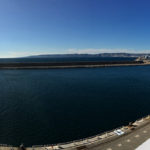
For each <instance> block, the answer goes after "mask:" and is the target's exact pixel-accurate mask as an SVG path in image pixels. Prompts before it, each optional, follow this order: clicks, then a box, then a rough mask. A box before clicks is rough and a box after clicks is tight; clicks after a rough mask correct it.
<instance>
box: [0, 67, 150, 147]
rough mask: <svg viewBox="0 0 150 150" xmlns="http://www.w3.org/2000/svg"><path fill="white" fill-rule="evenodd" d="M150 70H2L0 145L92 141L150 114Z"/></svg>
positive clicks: (132, 68)
mask: <svg viewBox="0 0 150 150" xmlns="http://www.w3.org/2000/svg"><path fill="white" fill-rule="evenodd" d="M149 91H150V66H130V67H129V66H128V67H127V66H126V67H106V68H82V69H81V68H76V69H45V70H44V69H38V70H35V69H33V70H23V69H20V70H0V143H4V144H12V145H19V144H20V143H24V144H25V146H31V145H40V144H51V143H58V142H65V141H70V140H75V139H80V138H84V137H87V136H92V135H95V134H98V133H101V132H104V131H107V130H110V129H113V128H116V127H118V126H121V125H126V124H128V122H130V121H134V120H135V119H137V118H140V117H143V116H145V115H147V114H150V107H149V106H150V92H149Z"/></svg>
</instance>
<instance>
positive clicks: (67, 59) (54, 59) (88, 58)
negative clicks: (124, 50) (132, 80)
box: [0, 56, 135, 63]
mask: <svg viewBox="0 0 150 150" xmlns="http://www.w3.org/2000/svg"><path fill="white" fill-rule="evenodd" d="M134 59H135V58H134V57H132V58H131V57H98V56H95V57H92V56H86V57H83V56H81V57H80V56H78V57H52V58H28V57H27V58H8V59H6V58H4V59H3V58H0V63H5V62H70V61H71V62H74V61H127V60H134Z"/></svg>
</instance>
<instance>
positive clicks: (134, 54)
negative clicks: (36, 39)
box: [28, 53, 150, 58]
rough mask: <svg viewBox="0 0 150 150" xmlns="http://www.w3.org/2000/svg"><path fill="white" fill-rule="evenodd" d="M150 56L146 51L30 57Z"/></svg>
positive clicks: (35, 56)
mask: <svg viewBox="0 0 150 150" xmlns="http://www.w3.org/2000/svg"><path fill="white" fill-rule="evenodd" d="M141 56H150V54H144V53H100V54H47V55H32V56H28V57H30V58H52V57H141Z"/></svg>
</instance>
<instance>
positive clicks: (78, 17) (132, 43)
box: [0, 0, 150, 57]
mask: <svg viewBox="0 0 150 150" xmlns="http://www.w3.org/2000/svg"><path fill="white" fill-rule="evenodd" d="M99 52H150V1H149V0H0V57H18V56H26V55H34V54H54V53H55V54H56V53H61V54H62V53H99Z"/></svg>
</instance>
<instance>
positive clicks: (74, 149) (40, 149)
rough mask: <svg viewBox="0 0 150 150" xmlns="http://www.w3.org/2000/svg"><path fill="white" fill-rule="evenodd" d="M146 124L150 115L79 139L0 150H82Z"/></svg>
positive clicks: (5, 147)
mask: <svg viewBox="0 0 150 150" xmlns="http://www.w3.org/2000/svg"><path fill="white" fill-rule="evenodd" d="M147 124H150V115H148V116H146V117H143V118H141V119H138V120H136V121H135V122H132V123H129V124H128V125H126V126H122V127H118V128H116V129H113V130H111V131H107V132H104V133H101V134H97V135H95V136H92V137H87V138H84V139H80V140H75V141H70V142H65V143H58V144H50V145H34V146H32V147H26V148H24V147H13V146H11V145H4V144H1V145H0V150H59V149H64V150H82V149H83V150H84V149H86V148H88V149H90V148H91V147H94V146H97V145H101V144H104V143H108V142H111V141H113V140H115V139H118V138H120V137H122V136H125V135H127V134H129V133H132V132H134V131H135V130H136V129H139V128H143V127H144V126H146V125H147Z"/></svg>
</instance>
